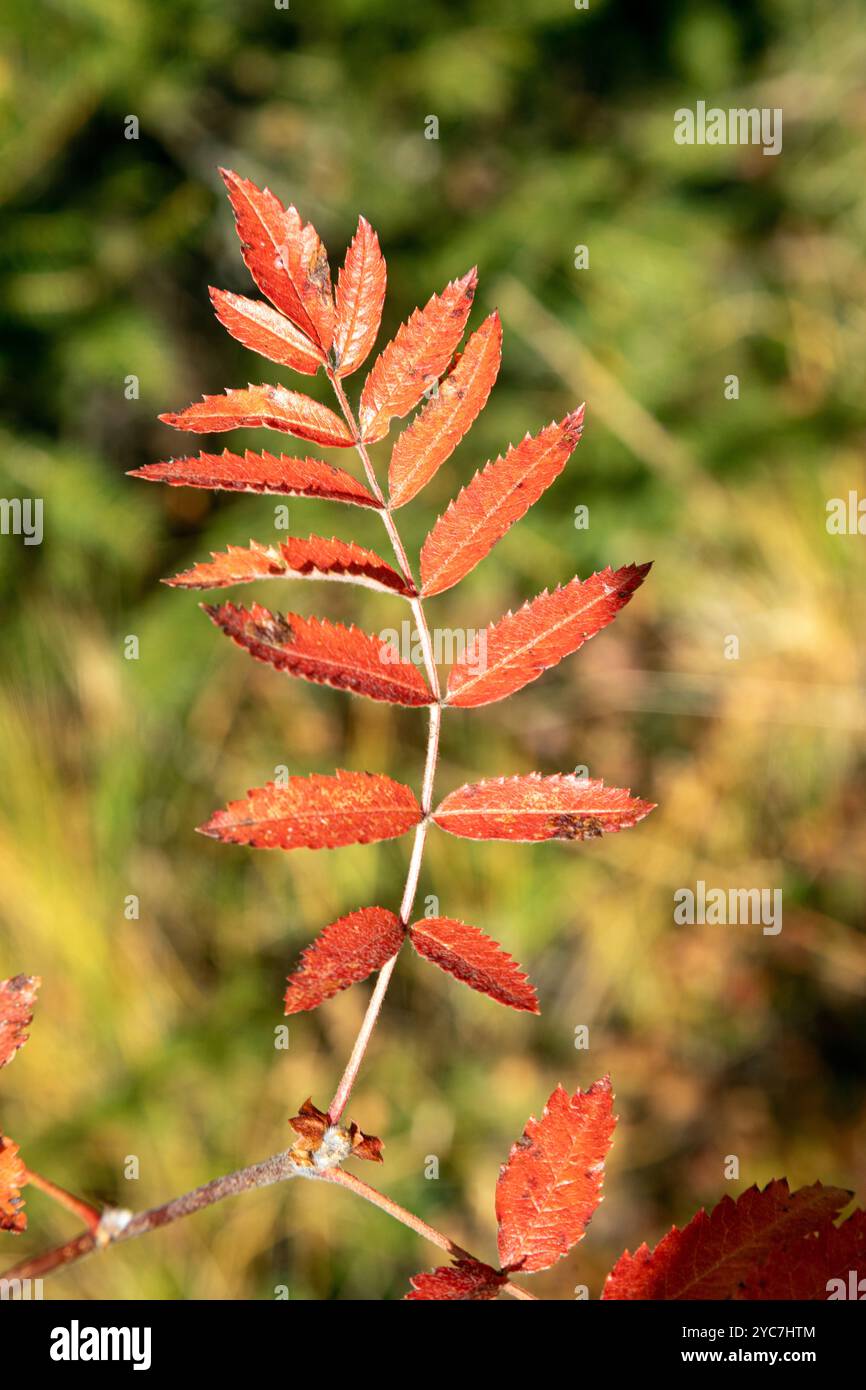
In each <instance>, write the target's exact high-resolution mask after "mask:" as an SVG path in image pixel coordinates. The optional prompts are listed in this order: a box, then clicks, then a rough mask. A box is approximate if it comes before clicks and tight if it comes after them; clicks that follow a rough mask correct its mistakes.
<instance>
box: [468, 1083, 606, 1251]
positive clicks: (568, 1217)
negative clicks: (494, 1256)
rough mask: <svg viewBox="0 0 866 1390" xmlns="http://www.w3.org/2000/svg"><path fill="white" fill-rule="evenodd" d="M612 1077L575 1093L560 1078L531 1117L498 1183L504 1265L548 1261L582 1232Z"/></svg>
mask: <svg viewBox="0 0 866 1390" xmlns="http://www.w3.org/2000/svg"><path fill="white" fill-rule="evenodd" d="M612 1102H613V1095H612V1092H611V1088H610V1077H607V1076H605V1077H603V1078H602V1080H601V1081H596V1082H595V1084H594V1085H593V1086H590V1088H589V1090H588V1091H575V1093H574V1095H573V1096H569V1094H568V1092H567V1091H566V1090H564V1089H563V1087H562V1086H557V1088H556V1090H555V1091H554V1092H553V1094H552V1095H551V1097H550V1099H549V1100H548V1102H547V1105H546V1106H545V1107H544V1113H543V1115H542V1117H541V1119H540V1120H536V1119H535V1118H534V1117H533V1118H531V1119H530V1120H529V1122H528V1123H527V1125H526V1128H525V1129H524V1131H523V1136H522V1138H521V1139H519V1140H518V1141H517V1143H516V1144H514V1145H513V1146H512V1149H511V1153H510V1154H509V1156H508V1161H507V1162H506V1163H504V1164H503V1166H502V1168H501V1169H500V1171H499V1181H498V1182H497V1184H496V1219H497V1220H498V1222H499V1258H500V1259H501V1261H502V1267H503V1269H509V1270H510V1269H518V1268H519V1269H520V1270H521V1271H522V1272H523V1273H525V1274H531V1273H532V1272H533V1271H535V1270H538V1269H547V1268H548V1266H549V1265H552V1264H554V1263H555V1262H556V1261H557V1260H558V1259H560V1257H561V1256H562V1255H565V1254H567V1252H568V1251H569V1250H570V1249H571V1247H572V1246H573V1245H575V1244H576V1242H577V1241H579V1240H580V1239H581V1237H582V1236H583V1234H584V1232H585V1230H586V1227H587V1225H588V1223H589V1220H590V1217H591V1216H592V1214H593V1212H594V1211H595V1209H596V1207H597V1206H598V1204H599V1202H600V1201H601V1184H602V1178H603V1175H604V1160H605V1156H606V1154H607V1151H608V1149H609V1148H610V1144H611V1139H612V1137H613V1131H614V1127H615V1124H616V1120H615V1119H614V1116H613V1112H612V1109H611V1106H612Z"/></svg>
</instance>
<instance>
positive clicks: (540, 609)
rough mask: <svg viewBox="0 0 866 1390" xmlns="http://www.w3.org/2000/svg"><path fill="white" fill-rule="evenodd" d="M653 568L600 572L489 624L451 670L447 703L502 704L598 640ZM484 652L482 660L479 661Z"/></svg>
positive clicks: (463, 706) (460, 705)
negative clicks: (558, 664)
mask: <svg viewBox="0 0 866 1390" xmlns="http://www.w3.org/2000/svg"><path fill="white" fill-rule="evenodd" d="M649 568H650V566H649V565H625V566H624V567H623V568H622V569H619V570H616V571H614V570H611V569H605V570H600V571H599V572H598V573H597V574H592V575H590V577H589V578H588V579H585V580H583V581H581V580H580V579H573V580H572V581H571V583H570V584H566V585H565V587H564V588H561V589H555V590H554V591H553V593H552V594H551V593H548V591H547V590H546V589H545V591H544V593H543V594H539V596H538V598H535V599H532V601H531V602H529V603H525V604H524V605H523V607H522V608H520V609H518V611H517V612H516V613H507V614H506V615H505V617H504V618H501V619H500V620H499V622H498V623H491V624H490V626H489V627H488V628H487V630H486V632H485V636H484V639H483V642H476V643H475V644H474V645H473V646H472V648H471V649H469V648H467V650H466V651H465V652H464V653H463V655H462V656H461V657H460V659H459V661H457V662H456V664H455V665H454V666H453V667H452V669H451V672H450V674H449V677H448V693H447V699H446V703H447V704H450V705H457V706H459V707H461V708H463V709H468V708H470V707H476V706H478V705H489V704H492V703H493V702H494V701H495V700H504V699H505V697H506V696H507V695H513V694H514V692H515V690H520V689H522V687H523V686H524V685H528V684H529V683H530V681H534V680H537V678H538V677H539V676H540V675H541V674H542V672H544V671H546V670H547V669H548V667H550V666H555V665H556V663H557V662H558V661H562V659H563V657H566V656H570V655H571V653H572V652H576V651H577V649H578V647H582V646H583V644H584V642H586V641H588V640H589V638H590V637H594V636H595V634H596V633H597V632H600V631H601V629H602V628H603V627H607V625H608V623H611V622H613V620H614V618H615V617H616V615H617V613H618V612H619V610H620V609H621V608H622V607H624V606H625V604H627V603H628V601H629V599H630V598H631V596H632V594H633V593H634V592H635V590H636V589H637V588H638V587H639V586H640V585H641V584H642V583H643V581H644V578H645V576H646V574H647V573H648V571H649ZM482 653H483V661H482V660H480V657H481V654H482Z"/></svg>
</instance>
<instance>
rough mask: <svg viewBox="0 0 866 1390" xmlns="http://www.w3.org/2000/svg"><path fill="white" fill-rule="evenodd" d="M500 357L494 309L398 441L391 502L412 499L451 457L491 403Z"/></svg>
mask: <svg viewBox="0 0 866 1390" xmlns="http://www.w3.org/2000/svg"><path fill="white" fill-rule="evenodd" d="M501 360H502V324H501V323H500V320H499V315H498V314H497V313H493V314H491V315H490V317H489V318H488V319H485V320H484V323H483V324H482V325H481V327H480V328H479V329H477V330H476V332H475V333H473V334H472V336H471V338H470V339H469V341H468V343H467V344H466V348H465V350H464V352H463V354H462V356H461V357H460V360H459V361H458V363H457V365H456V366H455V367H454V369H453V371H451V372H449V374H448V376H447V377H446V378H445V379H444V381H443V382H442V383H441V384H440V386H439V390H438V392H437V393H436V395H435V396H432V397H431V399H430V400H429V401H428V402H427V404H426V405H425V406H424V409H423V410H422V411H420V413H419V414H418V415H417V416H416V417H415V419H414V420H413V421H412V423H411V425H409V426H408V428H406V429H405V430H404V431H403V433H402V434H401V435H400V437H399V438H398V440H397V442H396V444H395V445H394V450H393V452H392V454H391V464H390V467H389V470H388V484H389V488H390V493H391V506H392V507H402V506H404V505H405V504H406V503H407V502H409V501H411V499H412V498H413V497H414V496H415V495H416V494H417V493H419V492H420V491H421V489H422V488H423V487H425V486H426V484H427V483H429V481H430V479H431V478H432V477H433V476H434V474H435V473H436V472H437V470H438V469H439V468H441V466H442V464H443V463H444V462H445V461H446V459H448V458H450V457H451V455H452V454H453V452H454V450H455V449H456V448H457V445H458V444H459V443H460V441H461V439H462V438H463V436H464V435H465V434H466V433H467V431H468V430H469V429H470V428H471V426H472V424H473V422H474V421H475V419H476V418H477V417H478V415H480V413H481V411H482V410H483V409H484V407H485V405H486V404H487V398H488V396H489V395H490V392H491V390H492V387H493V383H494V382H495V380H496V377H497V374H498V372H499V364H500V362H501Z"/></svg>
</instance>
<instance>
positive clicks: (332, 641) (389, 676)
mask: <svg viewBox="0 0 866 1390" xmlns="http://www.w3.org/2000/svg"><path fill="white" fill-rule="evenodd" d="M202 607H203V608H204V611H205V612H206V613H207V615H208V617H209V618H210V619H211V620H212V622H214V623H215V624H216V626H217V627H219V628H222V630H223V632H224V633H225V634H226V635H227V636H228V637H231V639H232V641H233V642H236V643H237V645H238V646H239V647H243V648H244V650H245V651H248V652H249V653H250V656H254V657H255V658H256V660H257V661H266V662H268V663H269V665H271V666H274V667H276V669H277V670H278V671H285V672H286V673H287V674H288V675H290V676H300V677H302V679H303V680H308V681H314V682H315V683H316V684H318V685H331V686H333V687H334V688H335V689H337V690H351V691H353V692H354V693H355V694H356V695H366V696H368V697H369V698H370V699H371V700H387V701H389V702H390V703H391V704H394V705H429V704H432V701H433V696H432V694H431V692H430V688H429V686H428V685H427V682H426V681H425V679H424V677H423V676H422V674H421V672H420V671H419V670H418V667H417V666H413V665H411V664H410V663H409V662H402V661H399V660H398V659H397V658H396V656H393V649H392V648H390V647H389V646H388V644H387V642H383V641H382V639H381V638H380V637H373V636H371V635H370V634H368V633H366V632H362V631H361V629H360V628H357V627H343V625H342V624H341V623H329V622H328V621H327V620H326V619H324V620H320V619H318V618H302V617H301V616H300V615H299V614H298V613H287V614H286V615H285V617H283V616H282V614H280V613H271V612H269V611H268V609H267V608H262V607H261V605H260V604H258V603H254V604H253V605H252V607H251V608H249V609H247V608H236V607H235V605H234V604H233V603H224V604H222V605H221V606H220V607H213V608H212V607H210V606H209V605H208V604H203V605H202ZM392 657H393V659H392ZM401 833H402V832H401V831H395V834H401ZM374 838H376V839H381V838H384V837H382V836H378V835H377V836H375V837H374Z"/></svg>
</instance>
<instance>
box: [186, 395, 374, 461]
mask: <svg viewBox="0 0 866 1390" xmlns="http://www.w3.org/2000/svg"><path fill="white" fill-rule="evenodd" d="M159 418H160V420H162V422H163V424H166V425H171V426H172V428H173V429H176V430H188V431H190V432H191V433H192V434H216V433H217V432H218V431H219V430H238V429H257V428H259V427H262V428H265V429H269V430H283V431H285V433H286V434H294V435H296V436H297V437H298V439H309V440H312V441H313V443H314V444H324V445H327V446H330V447H331V448H335V449H347V448H348V447H349V446H350V445H351V444H352V443H353V442H354V441H353V439H352V435H351V433H350V431H349V427H348V425H346V424H345V423H344V422H343V421H342V420H341V419H340V418H339V416H338V415H335V414H334V412H333V410H330V409H329V408H328V406H326V405H322V404H321V403H320V402H319V401H314V400H313V399H312V397H311V396H304V395H302V394H301V393H300V392H299V391H287V390H286V388H285V387H284V386H267V385H266V386H247V387H240V388H239V389H237V390H228V391H226V392H225V393H224V394H223V395H222V396H204V397H203V398H202V399H201V400H200V401H194V402H193V404H192V405H190V406H187V408H186V410H181V411H178V412H177V413H172V412H169V413H168V414H166V415H160V417H159Z"/></svg>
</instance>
